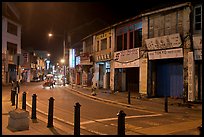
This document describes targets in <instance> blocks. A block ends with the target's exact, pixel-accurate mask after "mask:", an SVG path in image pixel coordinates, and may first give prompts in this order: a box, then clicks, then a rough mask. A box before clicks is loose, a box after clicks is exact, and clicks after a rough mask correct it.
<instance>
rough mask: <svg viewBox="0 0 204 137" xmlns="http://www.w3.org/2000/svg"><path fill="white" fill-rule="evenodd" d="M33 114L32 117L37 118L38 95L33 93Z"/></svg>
mask: <svg viewBox="0 0 204 137" xmlns="http://www.w3.org/2000/svg"><path fill="white" fill-rule="evenodd" d="M32 97H33V98H32V116H31V119H37V117H36V97H37V95H36V94H33V96H32Z"/></svg>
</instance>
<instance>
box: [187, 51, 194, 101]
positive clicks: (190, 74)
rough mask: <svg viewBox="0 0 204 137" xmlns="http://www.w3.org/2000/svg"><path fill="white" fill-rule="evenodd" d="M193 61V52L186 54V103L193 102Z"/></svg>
mask: <svg viewBox="0 0 204 137" xmlns="http://www.w3.org/2000/svg"><path fill="white" fill-rule="evenodd" d="M194 98H195V94H194V59H193V52H189V53H188V101H194Z"/></svg>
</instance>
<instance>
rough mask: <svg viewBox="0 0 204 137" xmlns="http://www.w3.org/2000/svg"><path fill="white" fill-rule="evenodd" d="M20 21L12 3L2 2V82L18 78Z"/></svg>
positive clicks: (6, 82)
mask: <svg viewBox="0 0 204 137" xmlns="http://www.w3.org/2000/svg"><path fill="white" fill-rule="evenodd" d="M20 54H21V23H20V14H19V11H18V10H17V8H16V7H15V5H14V4H13V3H9V2H3V3H2V84H8V83H10V82H11V81H12V80H20V76H21V75H20Z"/></svg>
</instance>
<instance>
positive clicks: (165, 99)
mask: <svg viewBox="0 0 204 137" xmlns="http://www.w3.org/2000/svg"><path fill="white" fill-rule="evenodd" d="M164 110H165V112H168V97H167V96H165V98H164Z"/></svg>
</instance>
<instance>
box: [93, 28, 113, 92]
mask: <svg viewBox="0 0 204 137" xmlns="http://www.w3.org/2000/svg"><path fill="white" fill-rule="evenodd" d="M114 35H115V31H114V29H112V28H111V27H107V28H104V29H102V30H100V31H98V32H96V33H94V34H93V52H94V54H93V59H94V73H93V78H92V84H93V87H95V88H103V89H110V88H111V87H110V86H111V85H112V84H111V83H113V82H114V80H113V78H114V77H113V76H114V74H113V71H110V69H111V68H112V67H113V60H112V57H113V53H114V42H115V41H114V40H115V39H114V38H115V37H114Z"/></svg>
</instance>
